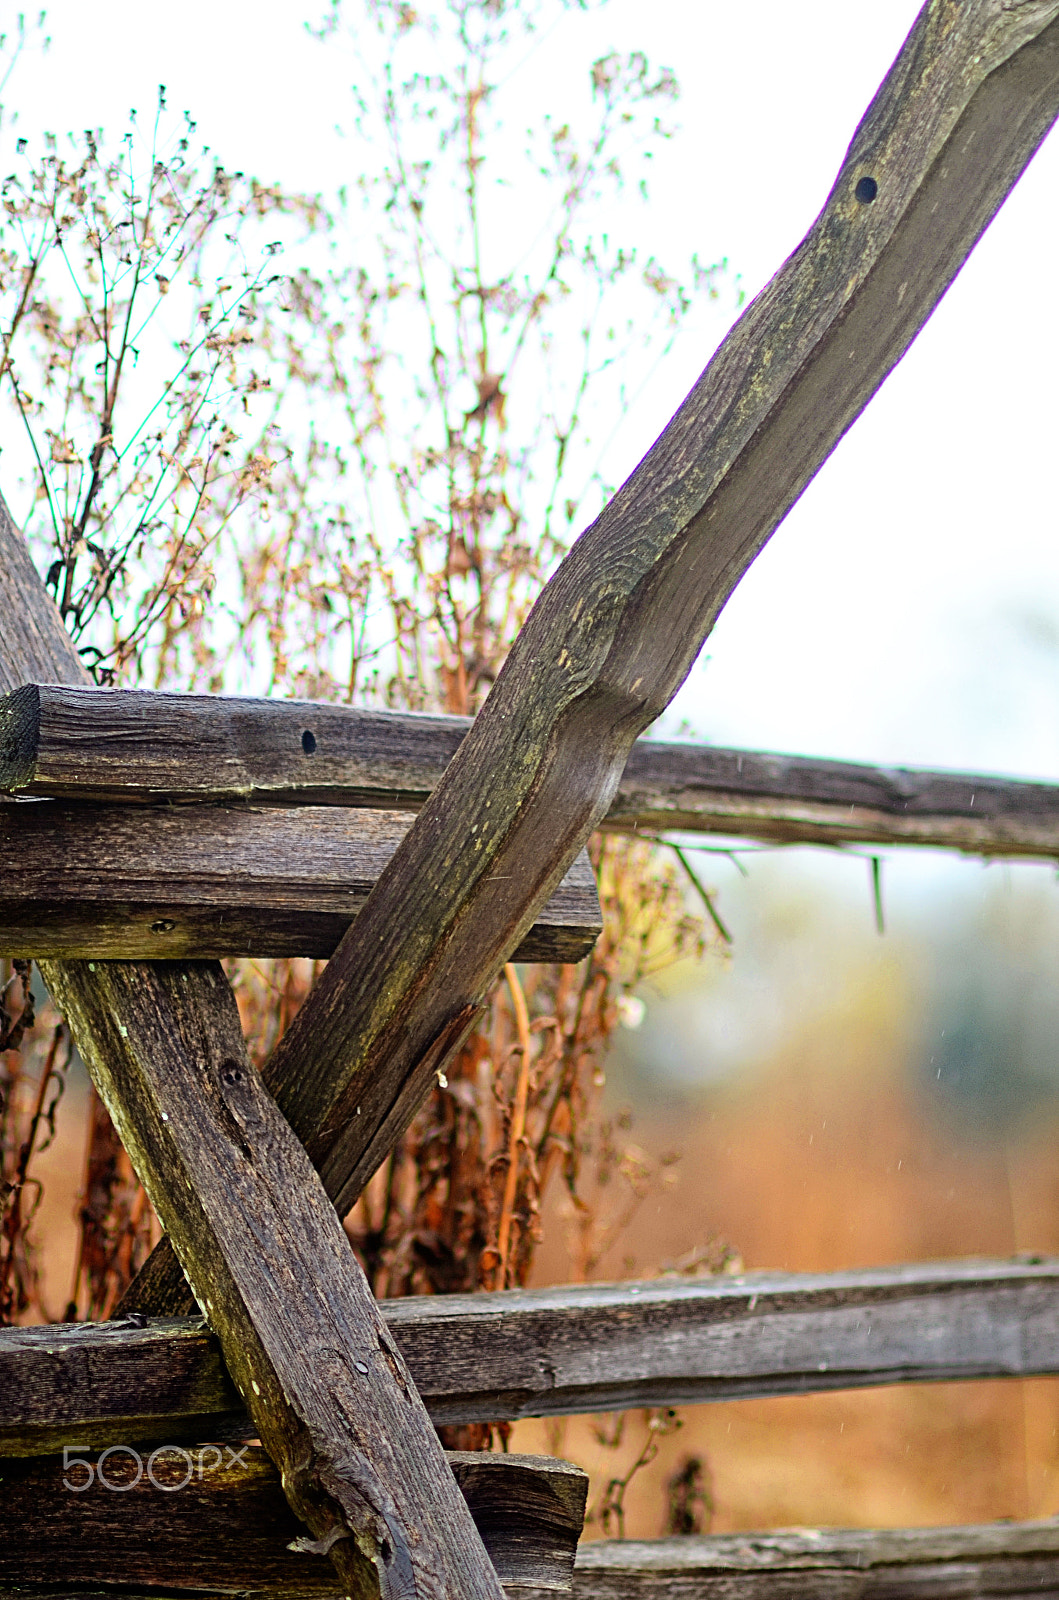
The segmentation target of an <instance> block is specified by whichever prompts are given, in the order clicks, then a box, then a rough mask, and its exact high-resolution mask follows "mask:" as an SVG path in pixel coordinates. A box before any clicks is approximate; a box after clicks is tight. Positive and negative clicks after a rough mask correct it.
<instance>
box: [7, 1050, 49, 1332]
mask: <svg viewBox="0 0 1059 1600" xmlns="http://www.w3.org/2000/svg"><path fill="white" fill-rule="evenodd" d="M63 1034H64V1030H63V1028H61V1027H58V1028H56V1030H55V1036H54V1038H53V1039H52V1042H51V1046H50V1048H49V1050H48V1055H47V1058H46V1060H45V1063H44V1070H43V1071H42V1073H41V1075H40V1082H39V1084H38V1085H37V1097H36V1100H35V1101H34V1104H33V1111H32V1113H31V1115H30V1120H29V1128H28V1130H27V1133H26V1137H25V1139H24V1140H23V1142H22V1146H21V1149H20V1150H19V1153H18V1163H17V1165H16V1167H15V1171H14V1174H13V1176H12V1179H11V1201H10V1204H9V1205H8V1207H7V1209H6V1212H5V1214H4V1218H3V1239H4V1256H3V1260H2V1261H0V1310H2V1309H3V1307H5V1306H6V1305H7V1304H8V1296H9V1294H10V1292H11V1277H12V1273H13V1271H14V1266H15V1255H16V1252H17V1250H18V1248H19V1245H20V1243H21V1242H22V1238H23V1211H22V1197H23V1195H24V1193H25V1189H26V1183H27V1181H28V1178H29V1168H30V1162H31V1161H32V1160H33V1156H34V1153H35V1151H36V1147H37V1135H38V1134H39V1132H40V1125H41V1122H42V1120H43V1117H44V1102H45V1100H46V1099H47V1096H48V1088H49V1086H50V1084H51V1081H52V1075H53V1073H54V1071H55V1064H56V1061H57V1060H58V1056H59V1046H60V1045H61V1044H62V1041H63Z"/></svg>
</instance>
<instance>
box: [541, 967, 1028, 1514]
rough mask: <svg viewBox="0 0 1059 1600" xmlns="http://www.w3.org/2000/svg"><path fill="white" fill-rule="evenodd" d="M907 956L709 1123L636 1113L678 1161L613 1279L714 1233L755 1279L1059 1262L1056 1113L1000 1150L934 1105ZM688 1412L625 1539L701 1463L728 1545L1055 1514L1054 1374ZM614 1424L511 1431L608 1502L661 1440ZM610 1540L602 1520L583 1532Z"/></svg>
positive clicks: (712, 1101) (558, 1252)
mask: <svg viewBox="0 0 1059 1600" xmlns="http://www.w3.org/2000/svg"><path fill="white" fill-rule="evenodd" d="M913 954H914V952H912V951H909V950H908V949H904V950H902V949H901V948H900V946H899V945H898V944H897V943H896V942H895V941H890V940H881V941H879V942H878V945H877V947H876V948H875V950H874V951H872V950H870V949H869V951H868V953H867V954H866V955H865V957H864V959H863V961H862V963H861V964H860V966H859V968H857V969H855V970H854V972H853V973H852V974H847V975H846V981H844V982H843V983H842V985H841V987H840V989H839V992H838V993H837V994H836V997H835V1001H834V1004H833V1005H832V1006H831V1008H830V1009H829V1010H828V1012H827V1013H826V1014H825V1015H824V1016H823V1017H820V1016H816V1017H814V1018H812V1019H811V1020H807V1021H806V1022H805V1024H804V1025H803V1026H802V1027H801V1028H800V1029H797V1030H795V1031H794V1032H793V1033H792V1035H791V1036H790V1037H788V1038H787V1039H786V1040H785V1041H784V1043H783V1044H782V1045H781V1046H780V1047H779V1048H778V1049H776V1050H774V1051H773V1052H772V1053H771V1055H770V1057H769V1058H768V1059H767V1060H763V1061H761V1062H760V1063H758V1065H757V1068H756V1070H753V1071H749V1072H746V1073H743V1074H740V1075H738V1076H737V1077H736V1078H734V1079H730V1080H729V1081H728V1082H727V1083H726V1084H724V1085H722V1086H720V1087H714V1088H713V1089H711V1090H709V1091H708V1092H706V1093H704V1094H703V1095H702V1096H701V1097H700V1098H699V1099H698V1101H697V1103H696V1104H695V1106H694V1109H693V1108H692V1107H691V1106H690V1105H688V1104H684V1105H677V1106H673V1105H670V1106H669V1107H667V1106H666V1105H665V1104H664V1103H656V1104H655V1105H654V1107H651V1106H650V1105H648V1104H641V1105H640V1106H639V1107H638V1109H637V1114H636V1134H637V1137H638V1139H639V1142H640V1143H641V1144H642V1145H643V1147H644V1151H645V1154H646V1155H647V1157H648V1158H650V1157H654V1158H657V1157H658V1156H659V1155H660V1154H661V1153H662V1152H664V1151H667V1150H669V1149H672V1148H673V1147H674V1146H675V1147H677V1148H678V1149H679V1150H680V1152H681V1159H680V1162H679V1165H678V1166H677V1168H676V1172H677V1182H676V1183H675V1184H674V1185H672V1186H671V1187H669V1188H665V1189H661V1190H660V1191H659V1192H657V1193H656V1194H655V1195H653V1196H652V1198H651V1199H650V1200H649V1201H648V1202H647V1203H646V1204H645V1205H644V1206H643V1207H642V1208H641V1210H640V1211H639V1213H638V1214H637V1215H636V1216H635V1217H634V1218H633V1220H632V1221H631V1223H630V1225H629V1228H628V1230H627V1232H626V1234H625V1235H624V1236H623V1238H622V1240H621V1242H620V1244H619V1245H618V1246H617V1247H616V1248H615V1249H614V1250H613V1251H612V1252H611V1254H610V1256H609V1257H607V1258H606V1259H605V1260H604V1261H603V1262H602V1264H601V1268H600V1271H599V1272H598V1273H597V1274H596V1276H597V1277H598V1278H600V1279H616V1278H623V1277H626V1278H627V1277H630V1276H633V1277H635V1276H641V1277H652V1276H655V1275H657V1271H658V1269H659V1267H664V1266H666V1265H667V1264H673V1265H676V1266H678V1267H679V1265H680V1262H681V1258H685V1259H687V1258H688V1257H689V1256H691V1255H692V1253H693V1252H694V1251H695V1250H696V1248H699V1249H700V1250H701V1247H702V1246H703V1244H704V1241H708V1240H711V1239H712V1240H713V1241H714V1242H715V1248H716V1241H718V1240H725V1241H734V1242H735V1243H736V1244H737V1245H738V1248H739V1254H740V1256H741V1257H742V1265H743V1267H745V1269H746V1270H748V1271H754V1270H764V1269H778V1270H785V1271H806V1272H828V1271H838V1270H840V1269H842V1268H853V1267H862V1266H873V1265H879V1264H882V1263H889V1262H901V1261H930V1260H939V1259H943V1258H950V1257H958V1256H969V1255H978V1256H993V1257H1005V1256H1011V1255H1013V1254H1016V1253H1018V1252H1023V1251H1030V1252H1034V1253H1041V1254H1046V1255H1047V1254H1059V1158H1057V1151H1059V1137H1057V1136H1059V1116H1057V1113H1056V1111H1055V1109H1054V1108H1052V1109H1049V1110H1046V1111H1042V1112H1039V1113H1038V1114H1036V1115H1035V1116H1034V1117H1033V1118H1032V1119H1025V1120H1024V1121H1023V1122H1022V1123H1020V1124H1019V1125H1018V1126H1017V1127H1016V1128H1015V1129H1014V1130H1012V1132H1011V1133H1010V1134H1008V1135H1001V1134H999V1133H998V1134H997V1135H996V1136H995V1137H993V1138H989V1137H988V1136H983V1131H982V1130H981V1129H979V1130H978V1133H977V1136H972V1134H971V1132H970V1130H968V1129H967V1128H962V1129H961V1128H960V1127H959V1126H954V1125H953V1123H952V1122H951V1121H946V1120H945V1119H944V1118H940V1117H939V1116H938V1115H937V1114H936V1110H935V1111H932V1110H931V1107H930V1106H929V1105H928V1104H927V1103H926V1102H925V1099H924V1096H923V1093H922V1090H921V1089H920V1088H919V1087H918V1086H917V1080H916V1078H915V1075H914V1073H913V1071H912V1061H913V1055H914V1050H915V1039H914V1035H913V1029H912V1027H911V1025H910V1023H911V1019H912V1017H913V1016H914V1011H915V1002H916V993H915V977H914V973H915V962H914V961H913V960H912V959H910V958H911V956H912V955H913ZM735 960H736V961H738V960H739V949H738V943H737V948H736V955H735ZM561 1221H562V1219H561V1218H560V1217H558V1216H554V1215H553V1216H551V1217H549V1216H548V1215H546V1216H545V1227H544V1244H543V1245H542V1248H541V1251H540V1254H539V1256H538V1261H537V1270H536V1273H535V1278H534V1281H536V1282H539V1283H546V1282H558V1281H561V1280H562V1279H563V1278H564V1277H567V1276H569V1273H568V1270H567V1268H566V1263H565V1262H564V1259H563V1250H562V1228H561ZM737 1270H738V1268H737ZM680 1415H681V1417H682V1419H683V1426H682V1427H679V1428H678V1429H676V1431H672V1432H665V1433H664V1435H663V1436H662V1437H661V1438H660V1439H659V1440H658V1445H659V1449H658V1456H657V1460H656V1461H654V1463H653V1464H652V1465H650V1466H649V1467H648V1468H646V1469H645V1470H643V1471H642V1472H641V1473H639V1474H637V1475H636V1476H635V1477H634V1478H633V1480H632V1482H631V1484H630V1487H629V1489H628V1493H627V1495H626V1497H625V1508H626V1518H625V1533H626V1536H627V1537H630V1538H655V1537H658V1536H660V1535H662V1534H664V1533H666V1532H667V1531H668V1528H667V1514H668V1498H669V1497H668V1495H667V1491H666V1484H667V1481H669V1480H671V1479H673V1478H675V1477H676V1476H677V1475H678V1474H679V1473H680V1471H681V1469H682V1467H685V1466H686V1464H687V1463H688V1462H689V1460H690V1461H692V1462H694V1461H696V1460H697V1461H699V1462H700V1463H701V1473H700V1477H701V1480H702V1482H703V1484H704V1485H705V1490H706V1493H707V1495H708V1498H709V1500H710V1501H711V1502H712V1515H711V1514H710V1513H709V1512H707V1513H706V1514H705V1515H703V1516H701V1517H700V1522H701V1525H702V1526H703V1529H704V1531H706V1530H707V1529H708V1530H709V1531H712V1532H716V1533H724V1532H732V1531H736V1530H743V1529H755V1528H756V1529H761V1528H769V1527H780V1526H838V1527H842V1526H845V1527H857V1526H865V1527H871V1526H892V1527H900V1526H913V1525H917V1524H920V1525H930V1524H933V1525H945V1524H956V1523H968V1522H984V1521H991V1520H993V1519H996V1518H1016V1519H1024V1518H1039V1517H1051V1516H1054V1515H1056V1514H1057V1513H1059V1380H1056V1379H1035V1380H1028V1381H1019V1380H1000V1381H990V1382H976V1383H946V1384H919V1385H906V1386H902V1387H899V1388H891V1389H876V1390H861V1391H846V1392H842V1393H837V1394H832V1395H808V1396H797V1397H784V1398H780V1399H766V1400H747V1401H734V1402H731V1401H730V1402H721V1403H716V1404H712V1405H702V1406H694V1407H692V1406H689V1407H683V1408H681V1412H680ZM613 1422H614V1419H611V1418H599V1417H596V1418H592V1417H589V1418H570V1419H568V1420H566V1421H563V1420H562V1419H558V1420H557V1421H552V1422H546V1421H539V1422H538V1421H534V1422H523V1423H518V1424H516V1426H515V1428H514V1430H513V1434H512V1438H511V1448H512V1449H515V1450H534V1449H547V1450H552V1451H554V1452H556V1453H559V1454H565V1455H567V1456H569V1457H570V1458H571V1459H573V1460H575V1461H577V1462H579V1463H580V1464H581V1465H582V1466H584V1467H586V1468H587V1469H589V1470H590V1471H591V1473H592V1476H593V1483H592V1490H591V1493H590V1502H589V1503H590V1508H591V1507H592V1506H593V1505H595V1506H596V1507H598V1506H599V1505H600V1503H601V1501H602V1498H603V1496H604V1494H605V1490H606V1485H607V1483H608V1481H609V1480H610V1479H611V1478H613V1477H614V1476H615V1475H616V1474H617V1473H619V1472H624V1471H626V1470H627V1468H628V1465H629V1464H630V1463H631V1461H632V1460H633V1459H634V1457H635V1455H636V1454H637V1452H639V1450H640V1449H641V1448H642V1446H643V1443H644V1440H645V1436H646V1435H645V1425H646V1422H647V1418H646V1417H645V1415H644V1414H643V1413H638V1414H635V1416H631V1417H630V1418H629V1419H628V1423H627V1426H626V1429H625V1435H624V1437H623V1438H622V1440H621V1442H620V1446H619V1448H618V1449H617V1450H615V1449H614V1448H611V1447H608V1445H607V1444H606V1443H602V1442H601V1437H607V1430H608V1429H612V1425H613ZM610 1436H611V1437H612V1436H613V1435H612V1433H611V1435H610ZM616 1461H617V1463H618V1465H617V1466H616V1465H615V1462H616ZM603 1531H604V1530H603V1529H602V1528H601V1526H600V1519H599V1516H598V1514H597V1516H596V1517H595V1518H594V1519H593V1520H592V1521H591V1522H590V1524H589V1526H588V1527H587V1528H586V1537H587V1538H592V1537H599V1536H600V1535H601V1533H602V1532H603ZM610 1531H611V1533H613V1532H614V1529H613V1527H612V1528H611V1530H610Z"/></svg>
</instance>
